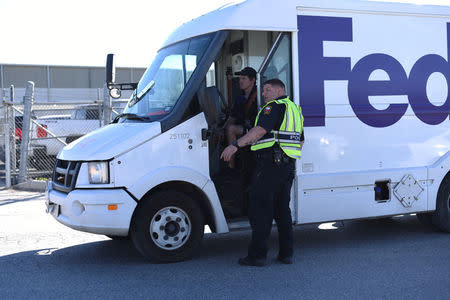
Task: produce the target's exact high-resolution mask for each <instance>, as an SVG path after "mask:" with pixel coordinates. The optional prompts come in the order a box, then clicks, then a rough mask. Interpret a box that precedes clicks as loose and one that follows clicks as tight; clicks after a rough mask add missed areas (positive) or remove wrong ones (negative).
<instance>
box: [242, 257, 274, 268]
mask: <svg viewBox="0 0 450 300" xmlns="http://www.w3.org/2000/svg"><path fill="white" fill-rule="evenodd" d="M238 263H239V264H240V265H241V266H255V267H264V266H265V265H267V260H266V259H264V258H259V259H258V258H251V257H248V256H246V257H243V258H239V261H238Z"/></svg>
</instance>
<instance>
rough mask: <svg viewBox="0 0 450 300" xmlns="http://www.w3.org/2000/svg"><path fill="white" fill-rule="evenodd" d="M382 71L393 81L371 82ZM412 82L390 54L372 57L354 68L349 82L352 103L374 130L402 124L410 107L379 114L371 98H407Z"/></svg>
mask: <svg viewBox="0 0 450 300" xmlns="http://www.w3.org/2000/svg"><path fill="white" fill-rule="evenodd" d="M378 69H382V70H384V71H386V73H388V75H389V78H390V80H386V81H370V80H369V77H370V74H372V72H373V71H375V70H378ZM407 83H408V78H407V77H406V73H405V70H403V68H402V65H401V64H400V63H399V62H398V61H397V60H395V59H394V58H393V57H391V56H389V55H386V54H371V55H368V56H366V57H364V58H362V59H361V60H360V61H358V63H357V64H356V65H355V66H354V67H353V70H352V74H351V76H350V80H349V81H348V100H349V102H350V106H351V107H352V109H353V111H354V112H355V115H356V116H357V117H358V118H359V119H360V120H361V121H362V122H364V123H365V124H367V125H369V126H373V127H387V126H391V125H392V124H395V123H397V122H398V120H400V119H401V117H402V116H403V115H404V114H405V112H406V110H407V109H408V104H390V105H389V106H388V108H386V109H384V110H378V109H376V108H375V107H373V106H372V105H371V104H370V102H369V96H383V95H405V94H406V90H407Z"/></svg>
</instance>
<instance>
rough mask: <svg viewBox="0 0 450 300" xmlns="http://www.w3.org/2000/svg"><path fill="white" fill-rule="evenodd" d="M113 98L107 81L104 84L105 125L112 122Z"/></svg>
mask: <svg viewBox="0 0 450 300" xmlns="http://www.w3.org/2000/svg"><path fill="white" fill-rule="evenodd" d="M111 114H112V99H111V96H110V95H109V89H108V87H107V86H106V83H105V84H104V85H103V125H108V124H109V123H111Z"/></svg>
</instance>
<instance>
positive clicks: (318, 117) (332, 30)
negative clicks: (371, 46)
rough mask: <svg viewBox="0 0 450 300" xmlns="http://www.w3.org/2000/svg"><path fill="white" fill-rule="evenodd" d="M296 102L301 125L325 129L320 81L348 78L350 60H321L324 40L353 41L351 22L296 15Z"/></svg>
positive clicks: (323, 103)
mask: <svg viewBox="0 0 450 300" xmlns="http://www.w3.org/2000/svg"><path fill="white" fill-rule="evenodd" d="M298 28H299V32H298V49H299V54H300V59H299V70H300V74H299V77H300V100H301V106H302V112H303V115H304V117H305V121H304V126H325V99H324V98H325V97H324V80H345V79H348V77H349V76H350V69H351V65H350V58H341V57H324V56H323V42H324V41H347V42H351V41H353V37H352V19H351V18H333V17H312V16H298Z"/></svg>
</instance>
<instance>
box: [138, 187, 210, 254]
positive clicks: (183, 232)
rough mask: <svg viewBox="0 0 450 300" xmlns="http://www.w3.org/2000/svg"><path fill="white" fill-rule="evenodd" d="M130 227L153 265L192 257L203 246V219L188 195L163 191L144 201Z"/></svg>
mask: <svg viewBox="0 0 450 300" xmlns="http://www.w3.org/2000/svg"><path fill="white" fill-rule="evenodd" d="M141 201H142V202H141V203H140V204H139V206H138V208H137V209H136V213H135V215H134V216H133V220H132V224H131V240H132V241H133V243H134V245H135V247H136V249H137V250H138V251H139V252H140V253H141V254H142V255H143V256H144V257H145V258H146V259H148V260H150V261H153V262H176V261H182V260H186V259H188V258H190V257H191V256H192V255H193V254H194V251H195V249H197V247H198V246H199V245H200V242H201V240H202V238H203V231H204V217H203V214H202V211H201V209H200V207H199V206H198V205H197V203H196V202H195V201H194V200H193V199H191V198H190V197H189V196H188V195H186V194H183V193H180V192H173V191H162V192H157V193H155V194H153V195H150V196H148V197H146V198H144V199H142V200H141Z"/></svg>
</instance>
